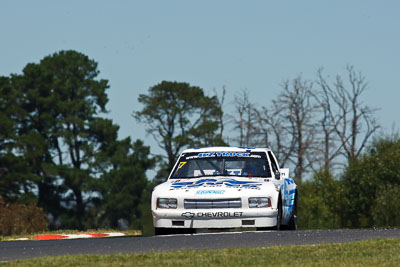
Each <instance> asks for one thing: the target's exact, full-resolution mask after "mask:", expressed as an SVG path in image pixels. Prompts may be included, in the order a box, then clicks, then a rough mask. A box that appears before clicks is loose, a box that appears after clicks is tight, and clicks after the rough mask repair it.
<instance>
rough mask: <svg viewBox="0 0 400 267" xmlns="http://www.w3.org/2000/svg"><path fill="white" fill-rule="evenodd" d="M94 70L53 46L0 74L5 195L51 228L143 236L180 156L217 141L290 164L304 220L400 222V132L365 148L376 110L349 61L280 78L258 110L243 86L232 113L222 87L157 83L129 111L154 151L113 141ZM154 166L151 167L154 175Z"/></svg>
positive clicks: (322, 223)
mask: <svg viewBox="0 0 400 267" xmlns="http://www.w3.org/2000/svg"><path fill="white" fill-rule="evenodd" d="M98 75H99V70H98V69H97V63H96V62H95V61H94V60H93V59H90V58H89V57H88V56H86V55H84V54H82V53H79V52H77V51H60V52H57V53H54V54H52V55H49V56H46V57H45V58H43V59H42V60H41V61H40V62H39V63H29V64H27V65H26V66H25V67H24V69H23V71H22V74H11V75H9V76H2V77H0V109H1V112H0V129H1V131H0V176H1V179H0V196H1V197H2V198H3V199H4V200H5V201H6V202H11V203H14V202H15V203H23V204H34V205H36V206H38V207H40V208H42V209H43V210H44V212H45V214H47V218H48V222H49V227H50V228H51V229H57V228H74V229H86V228H98V227H111V228H116V227H120V226H121V225H128V226H129V227H131V228H142V229H144V230H145V232H146V231H147V230H146V229H149V228H151V214H150V195H151V190H152V188H153V187H154V186H155V185H156V184H158V183H160V182H162V181H163V180H165V179H166V177H167V176H168V173H169V171H170V170H171V168H172V167H173V164H174V163H175V161H176V159H177V157H178V155H179V153H180V152H181V151H182V150H183V149H185V148H187V147H199V146H217V145H239V146H264V147H265V146H267V147H270V148H272V149H273V150H274V152H275V153H276V155H277V156H278V158H279V162H280V163H281V165H284V166H285V167H290V168H291V169H293V170H294V172H293V177H294V178H295V180H296V182H297V183H298V184H299V192H300V198H299V199H300V201H301V202H300V205H299V209H300V212H301V213H300V215H299V222H300V225H303V227H314V228H323V227H367V226H374V225H380V226H387V225H392V226H393V225H399V224H400V222H399V218H398V216H397V215H393V209H391V208H393V207H395V208H397V210H398V211H400V204H399V202H398V201H397V199H395V198H394V197H393V194H396V193H398V192H399V190H400V189H399V188H400V187H399V183H400V182H399V181H400V177H399V176H400V175H399V173H400V172H399V171H398V170H399V168H400V166H399V164H398V162H399V161H398V160H397V161H396V159H397V158H396V157H398V156H399V154H400V147H399V138H397V137H390V138H389V137H386V138H383V139H375V141H374V142H372V143H371V141H372V138H373V135H374V134H375V133H376V132H377V131H378V130H379V124H378V123H377V121H376V120H375V117H374V115H375V111H376V109H374V108H371V107H368V106H367V105H365V104H363V99H362V94H363V93H364V92H365V90H366V89H367V87H368V84H367V81H366V78H365V77H364V76H363V75H362V74H361V73H360V72H356V71H355V69H354V68H353V67H352V66H348V67H347V69H346V75H345V76H341V75H337V76H336V77H335V78H334V79H330V78H329V76H325V74H324V72H323V69H320V70H318V71H317V74H316V78H315V80H313V81H310V80H304V79H303V78H302V77H301V76H298V77H296V78H294V79H292V80H285V81H283V83H282V84H281V93H280V94H279V95H278V96H277V97H276V98H275V99H273V100H272V101H271V102H270V103H266V104H265V105H257V104H255V103H252V102H251V101H250V96H249V93H248V91H246V90H242V91H241V92H240V93H238V94H236V96H235V98H234V102H233V106H234V110H231V111H229V114H228V113H227V112H226V109H225V107H224V105H225V100H226V88H223V89H222V91H221V92H220V93H218V92H216V91H214V93H213V94H211V95H207V94H206V93H205V92H204V90H203V89H202V88H200V87H197V86H192V85H190V84H189V83H185V82H172V81H162V82H160V83H159V84H156V85H154V86H152V87H150V88H149V90H148V92H147V93H146V94H140V95H139V97H138V102H139V103H140V104H141V105H142V106H141V107H140V108H139V107H132V109H133V113H132V117H133V118H134V119H136V120H137V121H138V122H140V123H142V124H143V125H144V126H145V127H146V131H147V133H148V134H150V135H151V136H152V137H153V138H154V140H155V141H156V143H157V145H158V146H159V147H160V148H161V149H162V150H163V151H164V153H163V154H161V155H156V156H154V155H152V154H151V153H150V148H149V147H148V146H145V145H144V143H143V141H141V140H134V141H133V140H131V139H130V138H124V139H119V138H118V129H119V126H118V125H116V124H115V123H114V122H113V121H112V120H110V119H106V118H105V117H104V116H105V114H106V113H107V110H106V108H105V107H106V104H107V102H108V97H107V90H108V89H109V85H108V81H107V80H105V79H99V78H98ZM132 134H133V135H134V134H135V133H132ZM385 153H388V154H389V155H390V156H387V155H385ZM386 157H389V158H386ZM386 159H387V160H386ZM150 169H153V170H156V172H157V174H156V177H155V178H154V179H151V180H150V179H149V178H148V177H146V171H147V170H150ZM390 197H392V198H390ZM396 201H397V202H396ZM396 203H397V204H396ZM392 205H394V206H392ZM396 205H397V206H396ZM383 207H385V208H383ZM397 214H398V213H397ZM396 216H397V217H396Z"/></svg>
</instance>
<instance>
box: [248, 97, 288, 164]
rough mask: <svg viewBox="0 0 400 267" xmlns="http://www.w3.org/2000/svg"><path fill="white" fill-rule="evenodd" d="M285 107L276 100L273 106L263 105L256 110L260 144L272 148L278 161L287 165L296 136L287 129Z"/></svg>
mask: <svg viewBox="0 0 400 267" xmlns="http://www.w3.org/2000/svg"><path fill="white" fill-rule="evenodd" d="M283 114H284V108H283V105H280V104H279V103H278V102H277V101H276V100H273V101H272V105H271V106H263V107H261V108H260V109H258V110H256V115H257V134H258V135H259V136H260V138H259V139H258V140H259V144H258V145H260V146H264V147H269V148H271V149H272V150H273V151H274V153H275V156H276V157H277V158H278V162H279V163H280V164H281V165H282V166H286V164H288V162H289V158H290V156H291V155H292V152H293V150H294V146H295V138H292V137H291V136H290V135H289V134H288V131H286V129H285V122H286V118H285V116H284V115H283Z"/></svg>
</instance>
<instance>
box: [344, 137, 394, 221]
mask: <svg viewBox="0 0 400 267" xmlns="http://www.w3.org/2000/svg"><path fill="white" fill-rule="evenodd" d="M399 162H400V139H399V138H398V137H394V138H388V137H386V138H384V139H381V140H375V141H374V142H373V144H372V145H371V146H370V147H369V148H368V151H367V152H366V153H364V154H362V155H361V156H359V157H357V158H354V159H353V160H352V161H351V163H350V165H349V167H348V168H347V169H346V172H345V174H344V177H343V181H342V182H343V190H344V191H343V199H344V203H343V224H344V225H343V226H344V227H372V226H395V227H398V226H400V224H399V223H400V217H399V213H398V211H399V208H400V201H399V200H398V195H397V194H396V193H397V192H399V191H400V165H399Z"/></svg>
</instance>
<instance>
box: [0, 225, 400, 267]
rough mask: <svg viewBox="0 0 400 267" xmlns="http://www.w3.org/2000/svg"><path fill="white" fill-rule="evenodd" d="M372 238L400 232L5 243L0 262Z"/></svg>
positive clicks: (398, 235) (270, 233) (395, 235)
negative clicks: (62, 256) (76, 255)
mask: <svg viewBox="0 0 400 267" xmlns="http://www.w3.org/2000/svg"><path fill="white" fill-rule="evenodd" d="M373 238H400V229H377V230H374V229H362V230H308V231H265V232H226V233H210V234H195V235H175V236H151V237H114V238H93V239H73V240H47V241H5V242H0V262H1V261H9V260H14V259H24V258H33V257H43V256H57V255H73V254H114V253H145V252H159V251H172V250H183V249H194V250H198V249H222V248H249V247H267V246H275V245H303V244H324V243H344V242H352V241H360V240H367V239H373Z"/></svg>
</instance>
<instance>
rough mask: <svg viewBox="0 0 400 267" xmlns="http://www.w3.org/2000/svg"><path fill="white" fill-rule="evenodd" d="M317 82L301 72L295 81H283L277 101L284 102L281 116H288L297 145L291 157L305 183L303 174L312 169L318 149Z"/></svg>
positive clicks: (287, 126) (289, 129)
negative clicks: (281, 90)
mask: <svg viewBox="0 0 400 267" xmlns="http://www.w3.org/2000/svg"><path fill="white" fill-rule="evenodd" d="M312 86H313V84H312V82H309V81H303V80H302V78H301V76H298V77H297V78H295V79H293V80H292V81H289V80H286V81H284V82H283V84H282V87H283V92H282V93H281V94H280V95H279V96H278V100H277V103H279V105H282V113H281V116H284V118H285V119H286V121H285V124H284V126H283V127H284V130H285V131H287V133H288V135H290V136H291V138H292V140H291V141H290V143H291V145H293V150H292V151H291V152H292V153H291V156H290V157H288V160H289V161H291V162H292V164H294V165H295V178H296V180H297V181H298V182H299V183H301V182H302V180H303V175H304V174H305V173H306V172H307V171H308V170H310V168H311V167H312V163H313V162H314V157H315V156H316V155H315V153H313V151H314V150H315V146H314V141H315V136H316V134H317V130H316V129H317V125H316V122H315V120H314V117H315V112H316V111H317V106H316V105H315V103H314V101H313V100H314V98H313V95H314V93H313V88H312Z"/></svg>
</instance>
